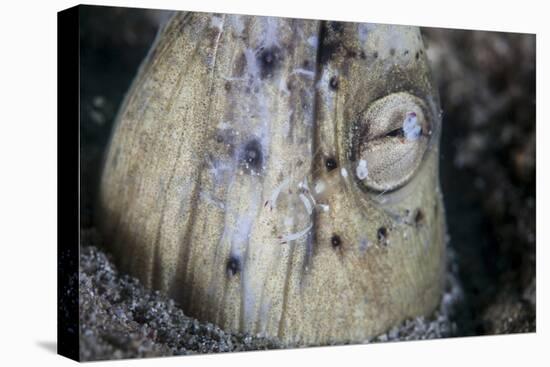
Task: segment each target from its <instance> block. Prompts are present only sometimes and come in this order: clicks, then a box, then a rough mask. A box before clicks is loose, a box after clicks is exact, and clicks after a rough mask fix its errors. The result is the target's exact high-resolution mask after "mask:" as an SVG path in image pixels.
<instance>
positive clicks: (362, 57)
mask: <svg viewBox="0 0 550 367" xmlns="http://www.w3.org/2000/svg"><path fill="white" fill-rule="evenodd" d="M359 57H360V58H361V59H363V60H365V59H366V58H367V54H365V51H363V50H361V52H359Z"/></svg>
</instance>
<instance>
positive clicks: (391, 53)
mask: <svg viewBox="0 0 550 367" xmlns="http://www.w3.org/2000/svg"><path fill="white" fill-rule="evenodd" d="M390 55H391V56H393V55H395V48H391V49H390Z"/></svg>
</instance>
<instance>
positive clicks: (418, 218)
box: [414, 209, 426, 227]
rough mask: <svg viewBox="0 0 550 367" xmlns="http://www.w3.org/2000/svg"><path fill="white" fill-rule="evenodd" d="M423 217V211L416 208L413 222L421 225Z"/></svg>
mask: <svg viewBox="0 0 550 367" xmlns="http://www.w3.org/2000/svg"><path fill="white" fill-rule="evenodd" d="M425 219H426V218H425V216H424V212H423V211H422V210H421V209H417V210H416V213H415V215H414V224H416V226H417V227H418V226H421V225H423V224H424V221H425Z"/></svg>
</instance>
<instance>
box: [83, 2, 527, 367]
mask: <svg viewBox="0 0 550 367" xmlns="http://www.w3.org/2000/svg"><path fill="white" fill-rule="evenodd" d="M167 14H168V13H166V12H155V11H153V12H151V11H141V10H136V9H120V8H107V7H97V8H91V7H85V8H83V10H82V13H81V23H80V32H81V78H82V79H81V126H80V129H81V225H80V227H81V241H80V252H81V253H80V279H79V302H80V357H81V359H82V360H102V359H119V358H132V357H151V356H168V355H182V354H196V353H210V352H230V351H247V350H262V349H276V348H281V347H283V346H282V345H281V344H280V343H279V342H278V341H277V340H274V339H267V338H262V337H257V336H253V335H242V334H232V333H229V332H226V331H224V330H222V329H220V328H218V327H217V326H215V325H212V324H210V323H202V322H198V321H197V320H194V319H192V318H189V317H187V316H185V315H184V313H183V312H182V310H181V309H180V308H178V306H177V304H175V303H174V302H173V301H172V300H170V299H167V298H166V297H164V296H162V295H161V294H159V293H158V292H152V291H149V290H147V289H145V288H143V287H142V286H141V285H140V284H139V281H137V280H136V279H134V278H132V277H129V276H128V275H125V274H121V273H119V272H118V271H117V269H116V266H115V265H114V262H113V261H112V259H111V258H110V255H109V253H108V250H107V249H108V247H109V246H108V244H105V243H103V242H102V239H101V236H100V234H99V233H98V232H97V230H96V229H95V224H94V215H95V214H94V203H95V195H96V190H97V184H98V178H99V175H100V166H101V158H102V155H103V152H104V149H105V146H106V142H107V139H108V137H109V134H110V131H111V127H112V123H113V120H114V117H115V113H116V110H117V108H118V106H119V104H120V102H121V100H122V98H123V96H124V93H125V92H126V90H127V88H128V87H129V84H130V82H131V80H132V79H133V77H134V75H135V73H136V71H137V68H138V66H139V64H140V62H141V60H142V59H143V57H144V56H145V54H146V52H147V50H148V48H149V46H150V44H151V43H152V41H153V39H154V36H155V33H156V28H157V26H158V23H159V22H160V21H162V20H163V19H166V17H167ZM422 31H423V36H424V40H425V43H426V45H427V55H428V57H429V59H430V61H431V63H432V65H431V66H432V69H433V72H434V76H435V78H436V80H437V82H438V85H439V87H440V94H441V105H442V110H443V124H444V125H443V130H442V131H443V136H442V144H441V147H442V148H441V184H442V190H443V193H444V201H445V208H446V216H447V224H448V234H449V236H448V238H449V240H448V254H449V256H448V257H449V258H448V272H447V276H446V287H445V292H444V294H443V296H442V300H441V304H440V306H439V307H438V309H437V310H436V311H435V312H434V314H433V315H432V316H431V317H428V318H417V319H412V320H407V321H405V322H404V323H403V324H401V325H398V326H396V327H394V328H392V329H391V330H389V331H388V332H387V333H385V334H383V335H380V336H378V337H376V338H373V339H372V340H369V341H365V342H381V341H398V340H418V339H432V338H441V337H456V336H473V335H492V334H503V333H519V332H534V331H535V323H536V322H535V321H536V312H535V311H536V305H535V304H536V302H535V298H536V287H535V280H536V278H535V38H534V36H529V35H519V34H505V33H496V32H470V31H458V30H455V31H453V30H442V29H430V28H425V29H423V30H422Z"/></svg>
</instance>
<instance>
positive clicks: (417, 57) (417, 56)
mask: <svg viewBox="0 0 550 367" xmlns="http://www.w3.org/2000/svg"><path fill="white" fill-rule="evenodd" d="M414 58H415V59H417V60H418V59H419V58H420V53H418V51H417V52H416V54H415V55H414Z"/></svg>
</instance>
